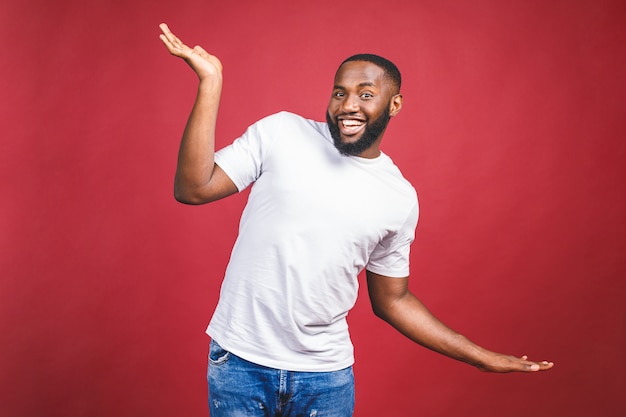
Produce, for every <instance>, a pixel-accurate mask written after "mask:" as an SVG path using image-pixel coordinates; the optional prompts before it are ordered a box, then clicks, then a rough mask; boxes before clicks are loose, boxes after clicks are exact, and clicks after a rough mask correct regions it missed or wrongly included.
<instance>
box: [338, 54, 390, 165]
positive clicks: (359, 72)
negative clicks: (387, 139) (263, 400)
mask: <svg viewBox="0 0 626 417" xmlns="http://www.w3.org/2000/svg"><path fill="white" fill-rule="evenodd" d="M401 102H402V100H401V96H400V95H399V94H397V91H396V90H395V88H394V86H393V84H392V83H391V82H390V81H389V80H388V79H387V78H385V72H384V70H383V69H382V68H380V67H379V66H377V65H375V64H373V63H370V62H367V61H350V62H346V63H345V64H343V65H342V66H341V67H340V68H339V70H338V71H337V74H336V76H335V85H334V88H333V93H332V96H331V98H330V103H329V104H328V111H327V113H326V121H327V122H328V127H329V130H330V133H331V136H332V137H333V140H334V142H335V147H336V148H337V149H338V150H339V152H341V153H342V154H344V155H354V156H362V157H365V158H375V157H377V156H378V155H379V154H380V152H379V150H378V145H379V143H380V140H381V139H382V135H383V133H384V131H385V129H386V127H387V124H388V123H389V119H390V117H391V116H394V115H395V114H396V113H397V112H398V111H400V107H401Z"/></svg>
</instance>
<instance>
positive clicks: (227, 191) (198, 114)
mask: <svg viewBox="0 0 626 417" xmlns="http://www.w3.org/2000/svg"><path fill="white" fill-rule="evenodd" d="M160 28H161V31H162V32H163V33H162V34H161V35H160V38H161V40H162V41H163V44H164V45H165V47H166V48H167V49H168V51H169V52H170V53H171V54H172V55H174V56H176V57H179V58H182V59H183V60H185V62H187V64H189V66H190V67H191V68H192V69H193V71H194V72H195V73H196V74H197V76H198V79H199V84H198V93H197V96H196V100H195V103H194V106H193V109H192V111H191V114H190V115H189V119H188V121H187V125H186V127H185V131H184V133H183V138H182V140H181V144H180V149H179V154H178V165H177V169H176V177H175V181H174V196H175V198H176V199H177V200H178V201H180V202H182V203H186V204H205V203H209V202H212V201H215V200H219V199H221V198H224V197H227V196H229V195H231V194H234V193H236V192H237V187H236V186H235V184H234V183H233V182H232V181H231V179H230V178H229V177H228V176H227V175H226V174H225V173H224V171H222V170H221V168H220V167H219V166H218V165H216V164H215V162H214V152H215V126H216V121H217V111H218V107H219V102H220V95H221V90H222V80H223V79H222V64H221V62H220V61H219V59H218V58H217V57H215V56H214V55H211V54H209V53H208V52H207V51H205V50H204V49H203V48H201V47H200V46H195V47H194V48H190V47H188V46H187V45H185V44H184V43H183V42H181V41H180V39H178V38H177V37H176V36H175V35H174V34H173V33H172V32H171V31H170V30H169V28H168V27H167V25H165V24H161V25H160ZM401 108H402V95H400V94H399V91H398V90H397V87H395V86H394V85H392V84H391V82H390V81H389V80H388V79H387V78H385V77H384V71H383V70H382V69H381V68H380V67H378V66H376V65H374V64H372V63H369V62H364V61H355V62H347V63H346V64H344V65H342V66H341V68H340V69H339V70H338V71H337V74H336V76H335V82H334V87H333V93H332V96H331V99H330V102H329V105H328V114H329V116H330V117H331V119H332V120H333V121H334V122H335V123H337V124H338V126H339V128H340V136H341V140H342V141H356V140H358V139H359V138H360V137H361V136H362V135H363V132H364V130H365V129H366V127H367V125H368V123H369V122H371V121H373V120H375V119H376V118H378V117H379V116H380V115H381V114H382V112H389V115H390V116H391V117H394V116H395V115H397V114H398V113H399V112H400V110H401ZM383 133H384V131H383ZM383 133H381V134H380V136H379V137H378V138H377V139H376V141H375V142H374V143H373V144H372V145H371V146H370V147H369V148H367V149H366V150H365V151H364V152H362V153H361V154H359V155H358V156H359V157H362V158H376V157H378V156H379V155H380V148H379V147H380V143H381V141H382V138H383ZM366 276H367V285H368V292H369V297H370V301H371V304H372V309H373V310H374V313H375V314H376V315H377V316H378V317H380V318H381V319H383V320H385V321H386V322H387V323H389V324H390V325H391V326H393V327H394V328H395V329H397V330H398V331H399V332H400V333H402V334H403V335H405V336H406V337H408V338H409V339H411V340H413V341H414V342H416V343H418V344H420V345H422V346H424V347H426V348H428V349H431V350H433V351H435V352H438V353H441V354H443V355H446V356H448V357H451V358H453V359H457V360H459V361H462V362H466V363H468V364H471V365H473V366H475V367H476V368H478V369H480V370H482V371H488V372H500V373H504V372H536V371H545V370H549V369H551V368H552V367H553V366H554V364H553V363H552V362H548V361H540V362H535V361H529V360H528V358H527V357H526V356H522V357H515V356H512V355H505V354H501V353H496V352H492V351H489V350H487V349H485V348H483V347H481V346H478V345H477V344H475V343H473V342H472V341H470V340H469V339H468V338H466V337H465V336H463V335H461V334H459V333H457V332H456V331H454V330H452V329H451V328H449V327H448V326H446V325H445V324H443V323H442V322H441V321H440V320H438V319H437V318H436V317H435V316H434V315H433V314H432V313H431V312H430V311H429V310H428V309H427V308H426V307H425V306H424V304H423V303H422V302H421V301H420V300H419V299H418V298H417V297H416V296H415V295H414V294H413V293H411V292H410V291H409V286H408V281H409V277H405V278H391V277H387V276H383V275H379V274H375V273H373V272H369V271H366Z"/></svg>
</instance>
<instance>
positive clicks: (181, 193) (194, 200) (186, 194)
mask: <svg viewBox="0 0 626 417" xmlns="http://www.w3.org/2000/svg"><path fill="white" fill-rule="evenodd" d="M174 199H175V200H176V201H178V202H179V203H182V204H189V205H194V206H197V205H200V204H205V203H208V201H207V199H206V198H204V197H203V196H201V195H199V194H198V193H193V192H190V191H188V190H184V189H181V188H180V187H174Z"/></svg>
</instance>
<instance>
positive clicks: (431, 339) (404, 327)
mask: <svg viewBox="0 0 626 417" xmlns="http://www.w3.org/2000/svg"><path fill="white" fill-rule="evenodd" d="M374 312H375V313H376V315H377V316H379V317H380V318H382V319H383V320H385V321H386V322H387V323H389V324H390V325H391V326H393V327H394V328H395V329H397V330H398V331H399V332H400V333H402V334H403V335H405V336H406V337H408V338H409V339H411V340H413V341H414V342H416V343H418V344H420V345H422V346H424V347H426V348H428V349H431V350H433V351H435V352H438V353H440V354H443V355H445V356H448V357H450V358H453V359H456V360H459V361H462V362H466V363H469V364H471V365H474V366H476V367H478V368H482V367H483V365H484V363H485V362H486V361H487V357H488V355H489V354H490V353H491V352H489V351H487V350H485V349H483V348H482V347H480V346H478V345H476V344H475V343H473V342H472V341H471V340H469V339H468V338H467V337H465V336H463V335H462V334H459V333H458V332H456V331H454V330H452V329H451V328H449V327H448V326H446V325H445V324H444V323H442V322H441V321H440V320H439V319H437V318H436V317H435V316H434V315H433V314H432V313H431V312H430V311H429V310H428V309H427V308H426V306H424V304H423V303H422V302H421V301H419V300H418V299H417V298H416V297H415V296H414V295H413V294H411V293H410V292H407V293H406V294H405V295H404V296H403V297H401V298H399V299H397V300H395V301H394V302H393V303H389V304H388V305H385V306H380V308H377V307H374Z"/></svg>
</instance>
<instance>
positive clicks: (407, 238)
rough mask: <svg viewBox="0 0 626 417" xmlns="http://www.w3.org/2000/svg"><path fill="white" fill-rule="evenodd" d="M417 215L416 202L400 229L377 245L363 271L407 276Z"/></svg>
mask: <svg viewBox="0 0 626 417" xmlns="http://www.w3.org/2000/svg"><path fill="white" fill-rule="evenodd" d="M418 215H419V208H418V204H417V202H416V203H415V205H414V206H413V208H412V209H411V212H410V213H409V215H408V217H407V219H406V221H405V222H404V224H403V225H402V227H401V228H400V229H398V230H397V231H396V232H394V233H390V234H389V235H388V236H386V237H385V238H384V239H383V240H382V241H381V242H379V243H378V245H377V246H376V248H375V249H374V251H373V252H372V255H371V256H370V259H369V262H368V264H367V266H366V267H365V269H367V270H368V271H371V272H373V273H375V274H379V275H384V276H388V277H392V278H404V277H407V276H408V275H409V254H410V252H411V244H412V243H413V240H414V239H415V228H416V227H417V218H418Z"/></svg>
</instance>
